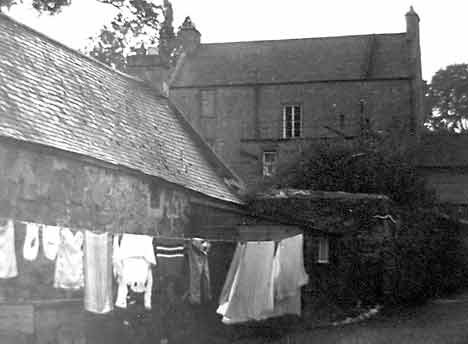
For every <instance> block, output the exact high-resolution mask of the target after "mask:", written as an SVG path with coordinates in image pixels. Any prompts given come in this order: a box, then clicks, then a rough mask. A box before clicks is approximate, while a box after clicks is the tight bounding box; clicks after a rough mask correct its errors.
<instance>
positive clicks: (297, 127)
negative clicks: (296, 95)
mask: <svg viewBox="0 0 468 344" xmlns="http://www.w3.org/2000/svg"><path fill="white" fill-rule="evenodd" d="M300 136H301V107H300V106H295V107H294V137H300Z"/></svg>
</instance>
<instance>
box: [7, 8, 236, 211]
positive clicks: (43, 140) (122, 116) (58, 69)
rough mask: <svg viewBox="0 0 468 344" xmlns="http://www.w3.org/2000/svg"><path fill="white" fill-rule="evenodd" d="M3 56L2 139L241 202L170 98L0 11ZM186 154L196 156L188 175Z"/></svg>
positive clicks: (188, 158) (190, 156) (190, 157)
mask: <svg viewBox="0 0 468 344" xmlns="http://www.w3.org/2000/svg"><path fill="white" fill-rule="evenodd" d="M0 59H1V63H0V116H1V120H0V135H1V136H6V137H11V138H15V139H18V140H23V141H28V142H33V143H38V144H43V145H47V146H51V147H55V148H58V149H62V150H65V151H70V152H74V153H78V154H82V155H86V156H89V157H93V158H96V159H99V160H102V161H106V162H109V163H112V164H116V165H123V166H126V167H129V168H131V169H135V170H139V171H141V172H143V173H145V174H148V175H152V176H156V177H160V178H163V179H165V180H167V181H169V182H173V183H177V184H179V185H182V186H185V187H187V188H189V189H191V190H194V191H198V192H201V193H203V194H206V195H208V196H211V197H214V198H218V199H221V200H225V201H229V202H234V203H241V200H240V198H239V197H238V196H237V195H236V193H234V192H233V191H232V190H230V189H229V188H228V186H227V185H226V184H225V182H224V180H223V177H224V176H222V175H220V174H219V173H217V172H216V167H215V166H214V164H213V154H214V153H213V152H212V151H211V150H210V148H208V147H207V146H206V145H205V144H204V143H203V142H202V140H201V139H200V138H199V137H197V135H196V133H194V132H193V130H191V128H189V127H187V126H188V124H187V123H186V121H185V120H184V118H182V115H181V114H180V113H178V112H177V110H175V108H174V107H173V106H172V105H171V104H170V103H169V100H168V99H167V98H164V97H160V96H158V95H157V94H156V91H155V90H153V89H151V88H149V87H148V86H147V85H145V84H144V83H143V82H142V81H139V80H137V79H134V78H132V77H130V76H126V75H123V74H121V73H118V72H115V71H113V70H111V69H110V68H107V67H105V66H103V65H102V64H100V63H99V62H97V61H94V60H92V59H90V58H87V57H85V56H83V55H81V54H80V53H78V52H75V51H73V50H71V49H69V48H67V47H64V46H62V45H61V44H59V43H57V42H55V41H53V40H51V39H49V38H47V37H45V36H43V35H42V34H39V33H37V32H35V31H34V30H32V29H29V28H27V27H25V26H24V25H22V24H19V23H17V22H15V21H13V20H11V19H10V18H8V17H7V16H5V15H0ZM180 152H183V154H184V159H186V160H187V161H190V168H189V169H188V173H186V172H185V169H183V166H182V159H181V153H180ZM216 163H217V164H218V165H219V162H216ZM217 167H219V166H217ZM224 170H228V169H227V168H226V167H224ZM229 177H230V178H235V176H234V175H229Z"/></svg>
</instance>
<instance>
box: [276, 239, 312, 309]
mask: <svg viewBox="0 0 468 344" xmlns="http://www.w3.org/2000/svg"><path fill="white" fill-rule="evenodd" d="M275 260H276V262H277V266H276V268H275V271H274V273H275V277H274V278H275V281H274V284H275V299H277V300H282V299H284V298H286V297H289V296H294V295H296V294H297V290H298V289H299V288H301V287H302V286H304V285H306V284H307V283H308V282H309V276H308V275H307V273H306V272H305V268H304V256H303V236H302V234H299V235H296V236H294V237H290V238H286V239H283V240H281V241H280V243H279V244H278V249H277V252H276V255H275Z"/></svg>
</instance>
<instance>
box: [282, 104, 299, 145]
mask: <svg viewBox="0 0 468 344" xmlns="http://www.w3.org/2000/svg"><path fill="white" fill-rule="evenodd" d="M288 108H291V120H290V121H291V129H290V130H291V133H290V136H287V120H286V111H287V109H288ZM296 108H299V112H296V110H295V109H296ZM303 113H304V111H303V106H302V104H301V103H286V104H283V112H282V135H281V136H282V138H283V139H285V140H290V139H297V138H301V137H302V135H303V133H302V132H303V117H304V116H303ZM296 117H299V119H297V118H296ZM296 131H299V135H296Z"/></svg>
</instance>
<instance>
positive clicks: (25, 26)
mask: <svg viewBox="0 0 468 344" xmlns="http://www.w3.org/2000/svg"><path fill="white" fill-rule="evenodd" d="M0 19H6V20H9V21H11V22H13V23H15V24H16V25H19V26H21V27H22V28H23V29H25V30H27V31H29V32H31V33H33V34H35V35H37V36H40V37H41V38H43V39H45V40H47V41H49V42H50V43H52V44H54V45H55V46H58V47H60V48H62V49H65V50H67V51H69V52H71V53H72V54H75V55H77V56H78V57H80V58H85V59H87V60H88V61H90V62H92V63H94V64H96V65H98V66H99V67H101V68H104V69H107V70H108V71H111V72H113V73H115V74H118V75H120V76H122V77H124V78H127V79H130V80H133V81H137V82H141V83H145V82H144V81H143V80H141V79H139V78H137V77H135V76H133V75H130V74H127V73H124V72H122V71H119V70H117V69H114V68H112V67H111V66H109V65H106V64H105V63H103V62H101V61H99V60H97V59H95V58H94V57H91V56H88V55H86V54H84V53H82V52H81V51H79V50H76V49H73V48H71V47H69V46H68V45H66V44H65V43H62V42H60V41H58V40H56V39H54V38H52V37H50V36H48V35H46V34H45V33H43V32H40V31H38V30H36V29H34V28H32V27H30V26H28V25H26V24H24V23H21V22H20V21H18V20H16V19H14V18H12V17H10V16H9V15H7V14H5V13H3V12H0Z"/></svg>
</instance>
